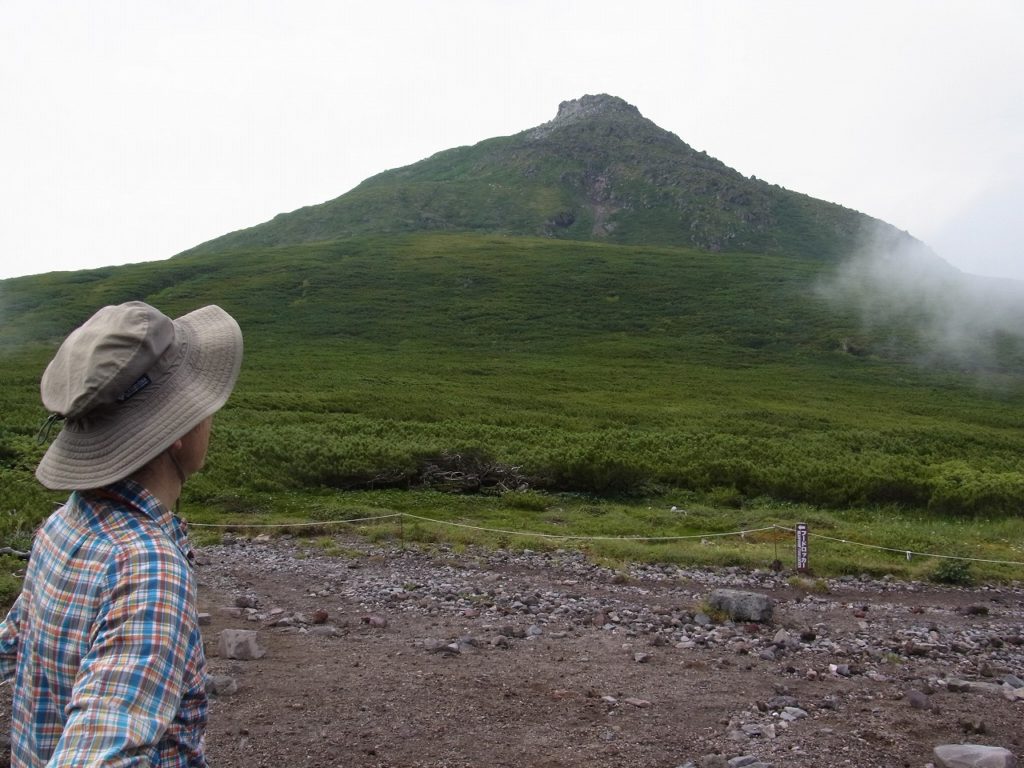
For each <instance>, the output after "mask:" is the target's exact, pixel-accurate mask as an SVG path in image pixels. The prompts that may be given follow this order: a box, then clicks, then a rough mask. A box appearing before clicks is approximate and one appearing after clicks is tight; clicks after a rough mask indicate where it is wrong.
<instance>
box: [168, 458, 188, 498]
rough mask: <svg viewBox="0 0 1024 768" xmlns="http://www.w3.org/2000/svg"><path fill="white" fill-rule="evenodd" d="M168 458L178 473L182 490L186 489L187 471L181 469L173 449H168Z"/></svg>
mask: <svg viewBox="0 0 1024 768" xmlns="http://www.w3.org/2000/svg"><path fill="white" fill-rule="evenodd" d="M167 458H169V459H170V460H171V464H173V465H174V471H175V472H177V473H178V480H179V481H180V482H181V486H182V488H184V487H185V471H184V470H183V469H182V468H181V464H179V463H178V460H177V459H176V458H174V454H173V453H171V449H170V448H168V449H167Z"/></svg>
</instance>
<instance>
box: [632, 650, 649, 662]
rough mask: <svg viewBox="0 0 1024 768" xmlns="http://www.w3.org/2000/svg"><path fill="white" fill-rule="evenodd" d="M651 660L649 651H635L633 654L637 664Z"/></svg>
mask: <svg viewBox="0 0 1024 768" xmlns="http://www.w3.org/2000/svg"><path fill="white" fill-rule="evenodd" d="M650 660H651V654H649V653H642V652H641V653H634V654H633V661H635V662H636V663H637V664H646V663H647V662H649V661H650Z"/></svg>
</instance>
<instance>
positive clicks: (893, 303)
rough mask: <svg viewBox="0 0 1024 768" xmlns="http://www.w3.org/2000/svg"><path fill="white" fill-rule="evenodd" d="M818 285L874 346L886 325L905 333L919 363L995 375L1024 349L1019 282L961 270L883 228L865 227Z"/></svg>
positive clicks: (1023, 297)
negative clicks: (847, 253)
mask: <svg viewBox="0 0 1024 768" xmlns="http://www.w3.org/2000/svg"><path fill="white" fill-rule="evenodd" d="M818 291H819V294H820V295H821V296H823V297H824V298H825V299H826V300H828V301H829V302H830V303H832V305H833V306H834V307H835V308H836V309H841V310H853V311H855V312H856V313H857V316H858V317H859V319H860V322H861V327H862V330H863V331H864V332H865V333H866V334H869V335H871V336H872V337H874V338H875V339H876V340H877V341H876V342H875V343H877V344H883V345H884V344H885V343H886V342H885V341H884V340H881V337H880V335H879V334H880V333H882V332H884V331H886V329H888V331H889V332H891V333H893V334H906V333H909V334H910V335H911V337H912V339H913V340H914V342H915V346H916V350H917V351H916V357H915V361H916V362H917V363H919V364H921V365H934V364H949V363H952V364H955V365H958V366H961V367H963V368H967V369H970V370H975V371H978V372H988V373H996V372H998V371H999V370H1000V369H1001V368H1003V367H1005V365H1006V363H1007V360H1008V356H1009V355H1013V356H1015V357H1016V358H1018V359H1020V358H1021V355H1022V353H1024V282H1022V281H1018V280H1011V279H1005V278H990V277H979V276H977V275H970V274H966V273H964V272H961V271H960V270H958V269H956V268H955V267H953V266H952V265H950V264H949V263H948V262H946V261H944V260H943V259H941V258H940V257H939V256H937V255H936V254H935V253H934V252H933V251H932V250H931V249H930V248H928V247H927V246H926V245H924V244H923V243H921V242H919V241H917V240H914V239H913V238H911V237H909V236H895V235H894V234H893V230H892V229H891V228H888V227H879V228H878V229H876V230H874V231H872V232H870V233H868V234H867V235H866V236H865V238H864V242H863V244H862V245H861V247H860V248H858V249H857V251H856V252H855V253H853V254H852V255H851V256H850V257H849V258H847V259H846V260H844V261H843V262H841V264H840V266H839V267H838V268H837V269H836V271H835V272H834V273H832V274H831V275H830V276H829V277H828V278H826V279H824V280H823V281H822V282H821V284H820V285H819V286H818ZM890 340H891V339H890Z"/></svg>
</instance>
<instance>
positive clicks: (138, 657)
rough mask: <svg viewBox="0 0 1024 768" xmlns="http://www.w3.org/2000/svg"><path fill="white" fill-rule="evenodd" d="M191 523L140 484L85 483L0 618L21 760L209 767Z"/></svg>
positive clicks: (15, 759)
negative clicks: (187, 525)
mask: <svg viewBox="0 0 1024 768" xmlns="http://www.w3.org/2000/svg"><path fill="white" fill-rule="evenodd" d="M190 559H191V550H190V549H189V545H188V539H187V536H186V533H185V528H184V524H183V523H182V521H181V520H180V519H179V518H177V517H175V516H174V515H172V514H171V513H170V512H169V511H168V510H167V509H166V508H164V507H163V506H162V505H161V504H160V502H159V501H157V499H156V498H155V497H154V496H152V495H151V494H150V493H149V492H148V491H146V490H145V489H144V488H143V487H142V486H140V485H138V484H136V483H134V482H132V481H128V480H125V481H122V482H119V483H115V484H113V485H110V486H108V487H106V488H102V489H99V490H92V491H76V492H75V493H73V494H71V497H70V498H69V499H68V501H67V503H66V504H65V505H64V506H63V507H61V508H60V509H59V510H57V511H56V512H55V513H54V514H53V515H51V516H50V518H49V519H48V520H47V521H46V523H45V524H44V525H43V526H42V527H41V528H40V529H39V531H38V532H37V534H36V538H35V541H34V543H33V545H32V556H31V559H30V561H29V565H28V572H27V573H26V575H25V583H24V586H23V588H22V592H21V595H20V596H19V597H18V600H17V602H16V603H15V604H14V607H13V608H11V611H10V613H9V614H8V616H7V618H6V619H5V620H4V622H3V623H2V624H0V678H2V679H5V680H6V679H9V678H10V677H11V676H12V675H13V676H15V678H16V679H15V683H14V686H15V687H14V701H13V705H12V712H11V722H12V728H11V765H12V766H14V767H15V768H22V767H24V768H41V766H43V765H50V766H98V765H103V766H148V765H153V766H161V767H162V768H163V767H166V766H175V767H178V766H189V767H190V768H200V767H201V766H205V765H206V759H205V758H204V756H203V733H204V730H205V727H206V710H207V700H206V691H205V685H204V683H205V674H206V659H205V657H204V655H203V644H202V639H201V637H200V634H199V626H198V621H197V614H196V596H195V589H196V587H195V580H194V577H193V575H192V572H191V566H190Z"/></svg>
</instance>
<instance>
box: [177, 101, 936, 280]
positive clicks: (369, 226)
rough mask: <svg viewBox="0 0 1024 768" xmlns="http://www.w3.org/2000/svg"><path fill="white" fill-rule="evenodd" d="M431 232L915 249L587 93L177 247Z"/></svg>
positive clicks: (722, 246)
mask: <svg viewBox="0 0 1024 768" xmlns="http://www.w3.org/2000/svg"><path fill="white" fill-rule="evenodd" d="M436 231H445V232H476V233H488V234H500V235H504V236H527V237H548V238H559V239H568V240H589V241H598V242H609V243H618V244H626V245H636V244H641V245H661V246H683V247H695V248H699V249H704V250H707V251H712V252H730V251H747V252H757V253H780V254H789V255H793V256H801V257H806V258H812V259H823V260H831V259H837V258H842V257H843V256H845V255H847V254H849V253H851V252H853V251H855V250H856V249H858V248H859V247H861V246H862V245H863V244H864V242H865V241H866V240H867V239H869V238H870V239H871V240H872V242H874V243H882V244H885V245H887V246H889V245H891V246H895V245H901V246H907V245H912V246H914V247H923V246H921V244H920V243H917V241H915V240H913V238H911V237H910V236H909V235H907V234H906V233H903V232H900V231H898V230H897V229H896V228H894V227H892V226H889V225H888V224H884V223H883V222H880V221H878V220H876V219H873V218H871V217H869V216H866V215H864V214H862V213H858V212H857V211H853V210H851V209H849V208H844V207H843V206H841V205H838V204H835V203H830V202H825V201H822V200H816V199H814V198H811V197H808V196H807V195H802V194H799V193H797V192H793V191H790V190H787V189H783V188H782V187H779V186H777V185H774V184H771V183H769V182H767V181H763V180H760V179H756V178H753V177H746V176H744V175H742V174H741V173H739V172H737V171H736V170H734V169H732V168H730V167H729V166H727V165H726V164H725V163H724V162H722V161H720V160H718V159H716V158H714V157H711V156H709V155H708V154H707V153H706V152H703V151H698V150H696V149H694V148H693V147H691V146H690V145H688V144H687V143H686V142H685V141H683V140H682V139H681V138H679V137H678V136H677V135H675V134H674V133H671V132H670V131H668V130H665V129H664V128H661V127H659V126H658V125H656V124H655V123H653V122H652V121H651V120H648V119H647V118H645V117H644V116H643V115H642V114H641V112H640V110H639V109H638V108H637V107H636V106H634V105H632V104H629V103H627V102H626V101H624V100H622V99H621V98H618V97H615V96H610V95H607V94H598V95H586V96H583V97H581V98H579V99H573V100H569V101H563V102H562V103H561V104H560V105H559V107H558V110H557V114H556V115H555V117H554V118H553V119H552V120H550V121H548V122H546V123H543V124H542V125H539V126H536V127H533V128H528V129H526V130H523V131H521V132H519V133H516V134H514V135H512V136H502V137H495V138H490V139H486V140H484V141H481V142H479V143H477V144H475V145H473V146H467V147H457V148H454V149H448V150H444V151H441V152H438V153H437V154H435V155H432V156H431V157H428V158H426V159H424V160H421V161H420V162H418V163H414V164H413V165H409V166H406V167H404V168H397V169H394V170H390V171H385V172H383V173H380V174H378V175H376V176H373V177H371V178H369V179H366V180H365V181H364V182H363V183H361V184H360V185H359V186H357V187H356V188H355V189H353V190H351V191H350V192H347V193H345V194H343V195H341V196H340V197H337V198H335V199H333V200H329V201H327V202H325V203H321V204H319V205H312V206H309V207H306V208H301V209H299V210H297V211H293V212H291V213H283V214H279V215H278V216H276V217H274V218H273V219H272V220H271V221H268V222H264V223H262V224H258V225H256V226H254V227H250V228H248V229H244V230H240V231H238V232H233V233H230V234H228V235H224V236H222V237H219V238H217V239H215V240H211V241H209V242H207V243H204V244H202V245H200V246H197V247H196V248H194V249H192V250H191V251H189V253H194V252H201V253H216V252H221V251H229V250H232V249H237V248H243V247H244V248H251V247H259V246H282V245H294V244H298V243H308V242H316V241H327V240H332V239H338V238H347V237H352V236H363V235H381V234H385V235H386V234H400V233H412V232H436Z"/></svg>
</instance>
